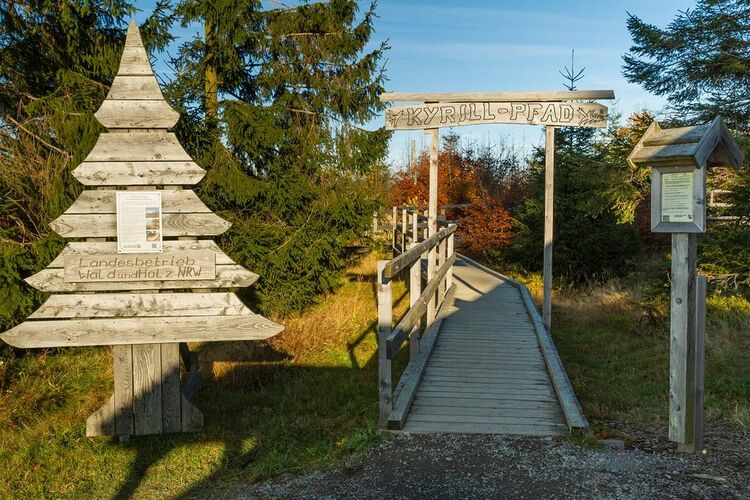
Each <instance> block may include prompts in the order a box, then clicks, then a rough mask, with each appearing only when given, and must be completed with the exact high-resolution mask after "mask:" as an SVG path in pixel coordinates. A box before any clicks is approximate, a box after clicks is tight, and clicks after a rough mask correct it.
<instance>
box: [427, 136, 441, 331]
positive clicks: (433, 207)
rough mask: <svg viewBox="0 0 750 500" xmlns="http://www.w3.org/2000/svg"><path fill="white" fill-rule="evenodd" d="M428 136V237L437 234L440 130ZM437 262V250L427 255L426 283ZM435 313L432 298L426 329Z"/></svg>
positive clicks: (433, 299) (430, 277)
mask: <svg viewBox="0 0 750 500" xmlns="http://www.w3.org/2000/svg"><path fill="white" fill-rule="evenodd" d="M425 133H426V134H428V135H429V136H430V139H431V141H430V200H429V203H428V215H427V234H428V235H429V236H432V235H434V234H435V233H437V198H438V153H439V147H440V129H437V128H433V129H428V130H425ZM436 260H437V248H436V247H432V249H431V250H430V251H429V252H428V253H427V283H429V282H431V281H432V279H433V278H434V277H435V272H436V271H437V269H436ZM436 311H437V302H436V300H435V298H432V299H431V300H430V301H429V302H428V303H427V327H428V328H429V327H430V326H432V323H434V322H435V313H436Z"/></svg>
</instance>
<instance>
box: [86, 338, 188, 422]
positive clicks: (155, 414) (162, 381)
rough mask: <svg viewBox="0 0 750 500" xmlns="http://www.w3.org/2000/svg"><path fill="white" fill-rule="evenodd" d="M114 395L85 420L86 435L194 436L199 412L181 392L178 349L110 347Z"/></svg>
mask: <svg viewBox="0 0 750 500" xmlns="http://www.w3.org/2000/svg"><path fill="white" fill-rule="evenodd" d="M113 354H114V372H115V373H114V379H115V390H114V394H113V395H112V396H111V397H110V398H109V400H108V401H107V402H106V403H105V404H104V405H103V406H102V407H101V408H99V409H98V410H97V411H95V412H94V413H93V414H91V416H90V417H89V418H88V419H87V420H86V435H87V436H140V435H145V434H162V433H171V432H194V431H197V430H199V429H201V428H202V427H203V413H201V411H200V410H199V409H198V408H196V407H195V406H194V405H193V404H192V403H191V402H190V401H188V399H187V398H186V397H185V395H184V394H183V392H182V389H181V388H180V351H179V344H139V345H118V346H114V348H113Z"/></svg>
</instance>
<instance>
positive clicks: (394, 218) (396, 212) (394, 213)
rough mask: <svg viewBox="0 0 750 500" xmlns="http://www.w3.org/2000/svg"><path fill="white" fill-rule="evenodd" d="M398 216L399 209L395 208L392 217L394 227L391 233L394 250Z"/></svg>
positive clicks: (394, 248)
mask: <svg viewBox="0 0 750 500" xmlns="http://www.w3.org/2000/svg"><path fill="white" fill-rule="evenodd" d="M397 216H398V208H397V207H396V206H394V207H393V214H392V215H391V225H392V226H393V231H391V247H392V248H393V250H394V251H395V250H396V227H397V222H396V217H397Z"/></svg>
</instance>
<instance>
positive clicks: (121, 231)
mask: <svg viewBox="0 0 750 500" xmlns="http://www.w3.org/2000/svg"><path fill="white" fill-rule="evenodd" d="M161 251H162V217H161V193H160V192H159V191H118V192H117V252H118V253H160V252H161Z"/></svg>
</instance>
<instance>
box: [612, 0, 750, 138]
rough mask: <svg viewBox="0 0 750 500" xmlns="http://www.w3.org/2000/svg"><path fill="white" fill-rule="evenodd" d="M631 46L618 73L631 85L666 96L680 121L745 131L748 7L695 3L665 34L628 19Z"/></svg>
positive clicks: (719, 0) (736, 0)
mask: <svg viewBox="0 0 750 500" xmlns="http://www.w3.org/2000/svg"><path fill="white" fill-rule="evenodd" d="M627 25H628V30H629V31H630V36H631V37H632V39H633V46H632V47H631V48H630V51H629V52H628V53H627V54H626V55H625V56H624V57H623V60H624V65H623V72H624V74H625V77H626V78H627V79H628V80H629V81H630V82H633V83H638V84H640V85H642V86H643V87H644V88H645V89H646V90H648V91H650V92H653V93H654V94H656V95H661V96H666V97H667V100H668V102H669V104H670V106H671V107H673V108H674V110H675V111H676V112H677V114H678V115H680V116H681V117H684V116H688V117H691V118H693V119H695V120H697V121H710V120H711V119H712V118H713V117H715V116H716V115H717V114H720V115H721V116H722V117H724V119H725V120H727V123H728V125H729V126H730V127H732V128H735V129H739V130H743V131H748V130H750V2H748V1H747V0H699V1H698V2H697V4H696V6H695V8H694V9H692V10H685V11H681V12H678V13H677V15H676V16H675V18H674V19H673V20H672V22H671V23H670V24H669V25H668V26H667V27H666V28H659V27H657V26H654V25H653V24H649V23H647V22H646V21H643V20H641V19H640V18H638V17H636V16H633V15H630V16H629V17H628V22H627Z"/></svg>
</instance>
